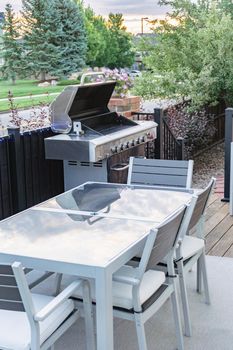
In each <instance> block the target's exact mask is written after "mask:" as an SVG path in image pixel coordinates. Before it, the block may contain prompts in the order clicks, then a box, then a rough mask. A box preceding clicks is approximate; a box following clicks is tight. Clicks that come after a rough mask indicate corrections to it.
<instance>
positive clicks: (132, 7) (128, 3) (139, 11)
mask: <svg viewBox="0 0 233 350" xmlns="http://www.w3.org/2000/svg"><path fill="white" fill-rule="evenodd" d="M48 1H49V0H48ZM84 2H85V4H86V5H90V6H91V7H92V8H93V10H94V11H95V13H96V14H100V15H103V16H107V15H108V14H109V12H113V13H122V14H123V15H124V18H125V25H126V26H127V28H128V30H129V31H131V32H133V33H139V32H141V18H142V17H148V18H149V20H152V19H155V18H160V17H164V15H165V14H166V12H167V10H168V8H167V7H164V6H163V7H161V6H159V5H158V1H157V0H84ZM7 3H11V4H12V5H13V7H14V9H15V10H16V11H19V10H20V8H21V0H0V12H1V11H4V8H5V5H6V4H7ZM143 31H144V32H148V31H149V24H148V23H147V21H145V20H144V21H143Z"/></svg>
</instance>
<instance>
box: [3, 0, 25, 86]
mask: <svg viewBox="0 0 233 350" xmlns="http://www.w3.org/2000/svg"><path fill="white" fill-rule="evenodd" d="M2 29H3V36H2V46H3V52H2V57H3V60H4V64H3V67H2V69H1V70H2V73H3V75H4V76H5V77H7V78H10V79H11V80H12V83H13V84H15V80H16V76H17V74H19V73H20V71H21V65H20V62H21V57H22V48H21V44H20V42H19V38H20V34H19V21H18V20H17V18H16V17H15V14H14V11H13V9H12V6H11V5H10V4H7V5H6V8H5V19H4V22H3V26H2Z"/></svg>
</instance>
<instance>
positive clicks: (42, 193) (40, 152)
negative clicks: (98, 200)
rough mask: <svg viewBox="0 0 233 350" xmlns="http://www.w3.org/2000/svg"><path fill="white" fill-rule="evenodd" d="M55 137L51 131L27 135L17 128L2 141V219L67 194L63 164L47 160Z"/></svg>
mask: <svg viewBox="0 0 233 350" xmlns="http://www.w3.org/2000/svg"><path fill="white" fill-rule="evenodd" d="M51 135H52V131H51V129H50V128H45V129H39V130H35V131H31V132H25V133H23V134H20V133H19V129H18V128H15V129H9V136H6V137H2V138H1V139H0V141H1V142H0V181H1V184H0V191H1V192H0V219H3V218H5V217H7V216H9V215H12V214H14V213H17V212H19V211H21V210H24V209H26V208H28V207H30V206H32V205H35V204H37V203H40V202H42V201H44V200H46V199H48V198H50V197H53V196H55V195H57V194H59V193H61V192H63V190H64V185H63V164H62V161H57V160H46V159H45V152H44V139H45V138H46V137H49V136H51Z"/></svg>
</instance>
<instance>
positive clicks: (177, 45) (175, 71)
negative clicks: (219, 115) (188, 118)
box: [136, 0, 233, 108]
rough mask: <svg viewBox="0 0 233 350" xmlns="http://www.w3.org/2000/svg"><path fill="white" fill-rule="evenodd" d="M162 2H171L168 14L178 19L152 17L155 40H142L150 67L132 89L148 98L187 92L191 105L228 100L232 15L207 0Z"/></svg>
mask: <svg viewBox="0 0 233 350" xmlns="http://www.w3.org/2000/svg"><path fill="white" fill-rule="evenodd" d="M162 2H163V3H169V4H170V5H172V6H173V9H174V11H173V12H172V14H171V16H170V18H171V17H172V18H173V19H176V23H175V24H174V22H173V24H172V23H171V22H170V21H163V22H156V26H157V27H156V28H155V32H156V33H157V35H158V37H157V41H158V43H157V45H156V46H152V45H150V44H148V43H146V44H144V45H145V48H146V50H147V52H148V56H147V57H146V58H145V64H146V66H147V68H148V69H149V71H148V72H147V73H145V74H144V76H143V77H142V79H141V80H140V81H139V83H138V85H137V86H136V93H140V94H142V95H143V96H147V97H152V96H153V97H155V96H160V97H177V96H178V97H181V96H182V97H190V98H191V100H192V108H199V107H200V106H203V105H206V104H216V103H218V102H219V101H221V100H224V101H225V103H226V104H227V105H229V104H232V103H233V69H232V67H233V47H232V42H233V20H232V18H231V16H230V15H228V14H226V13H225V10H223V9H222V8H221V7H220V6H219V4H216V2H215V1H211V0H206V1H205V0H199V1H197V2H196V3H192V2H191V1H188V0H172V1H162ZM170 18H169V19H170ZM148 81H149V82H150V84H148Z"/></svg>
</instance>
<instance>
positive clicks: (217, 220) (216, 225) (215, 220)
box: [205, 194, 233, 258]
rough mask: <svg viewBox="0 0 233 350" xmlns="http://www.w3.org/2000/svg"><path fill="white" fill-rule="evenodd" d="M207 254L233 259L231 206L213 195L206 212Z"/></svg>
mask: <svg viewBox="0 0 233 350" xmlns="http://www.w3.org/2000/svg"><path fill="white" fill-rule="evenodd" d="M205 239H206V253H207V254H209V255H216V256H227V257H231V258H233V217H232V216H230V215H229V204H228V203H226V202H221V198H220V197H219V196H218V195H216V194H213V195H212V196H211V198H210V201H209V204H208V208H207V210H206V222H205Z"/></svg>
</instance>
